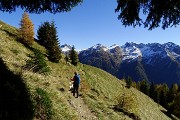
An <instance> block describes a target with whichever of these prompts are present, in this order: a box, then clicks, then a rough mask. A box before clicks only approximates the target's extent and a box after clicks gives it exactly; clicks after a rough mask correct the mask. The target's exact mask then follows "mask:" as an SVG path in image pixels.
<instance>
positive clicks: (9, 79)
mask: <svg viewBox="0 0 180 120" xmlns="http://www.w3.org/2000/svg"><path fill="white" fill-rule="evenodd" d="M33 108H34V107H33V103H32V100H31V96H30V93H29V90H28V88H27V86H26V84H25V83H24V81H23V79H22V78H21V76H20V75H14V74H13V72H11V71H10V70H8V68H7V66H6V65H5V63H4V62H3V60H2V59H1V58H0V120H32V119H33V116H34V109H33Z"/></svg>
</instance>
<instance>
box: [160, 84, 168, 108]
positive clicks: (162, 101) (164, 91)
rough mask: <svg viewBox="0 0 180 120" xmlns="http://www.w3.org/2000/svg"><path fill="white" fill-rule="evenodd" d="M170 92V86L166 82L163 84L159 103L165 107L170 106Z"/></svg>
mask: <svg viewBox="0 0 180 120" xmlns="http://www.w3.org/2000/svg"><path fill="white" fill-rule="evenodd" d="M168 92H169V87H168V86H167V84H165V83H164V84H163V85H161V88H160V95H159V103H160V104H161V105H162V106H163V107H165V108H167V107H168V102H167V95H168Z"/></svg>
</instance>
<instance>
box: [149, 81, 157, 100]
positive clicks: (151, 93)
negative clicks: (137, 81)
mask: <svg viewBox="0 0 180 120" xmlns="http://www.w3.org/2000/svg"><path fill="white" fill-rule="evenodd" d="M149 97H151V98H152V99H153V100H155V97H156V96H155V86H154V83H153V82H152V83H151V86H150V89H149Z"/></svg>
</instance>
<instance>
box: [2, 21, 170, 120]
mask: <svg viewBox="0 0 180 120" xmlns="http://www.w3.org/2000/svg"><path fill="white" fill-rule="evenodd" d="M0 25H3V26H2V27H1V28H0V41H1V42H0V57H2V59H3V61H4V62H5V63H6V64H7V66H8V67H9V69H10V70H11V71H13V72H14V73H15V74H17V73H21V74H22V78H23V79H24V80H25V81H26V83H27V85H28V86H29V88H30V91H31V92H33V91H34V90H35V88H37V87H40V88H43V89H45V90H46V91H47V92H48V93H49V94H50V97H51V99H52V101H53V108H54V110H55V115H54V116H53V119H55V120H58V119H61V120H63V119H64V120H71V119H78V117H77V115H76V111H75V110H74V109H72V108H71V107H70V106H69V105H68V104H67V101H68V100H69V99H71V98H72V95H71V94H70V93H69V92H68V88H69V87H68V86H69V79H70V78H71V77H72V76H73V72H74V71H78V72H79V73H80V75H81V78H82V82H81V88H80V92H81V94H82V98H83V100H84V102H85V103H86V104H87V105H88V106H89V108H90V109H91V110H92V111H93V112H94V113H95V114H96V115H97V117H98V118H99V119H113V120H116V119H117V120H120V119H130V118H129V117H128V116H126V115H124V114H123V113H121V112H116V111H114V110H113V109H112V108H113V106H114V105H115V104H116V103H117V99H116V98H118V96H120V95H122V94H123V93H125V95H127V94H130V95H131V94H133V99H134V101H135V102H134V103H135V104H134V105H133V107H131V108H129V111H131V112H133V113H135V114H137V115H138V116H140V118H141V119H143V120H145V119H148V120H151V119H152V120H168V119H169V118H168V117H167V116H166V115H164V114H163V113H162V112H161V110H162V109H163V108H161V107H160V106H158V105H157V104H156V103H154V102H153V101H152V100H151V99H150V98H149V97H147V96H146V95H144V94H143V93H141V92H139V91H138V90H136V89H134V88H131V89H127V88H125V87H124V83H123V82H122V81H119V80H118V79H117V78H115V77H113V76H112V75H110V74H108V73H107V72H105V71H103V70H100V69H97V68H95V67H91V66H88V65H83V64H79V65H78V66H77V67H74V66H72V65H67V64H65V62H64V61H61V63H59V64H55V63H51V62H49V61H48V65H49V66H50V68H51V70H52V71H51V74H50V75H48V76H44V75H41V74H37V73H33V72H31V71H26V70H23V69H22V66H23V65H25V63H26V60H27V59H30V58H29V57H28V55H30V54H33V52H32V51H31V50H30V49H28V48H26V47H24V45H22V44H21V43H19V42H17V41H16V40H15V38H16V35H17V29H16V28H13V27H11V26H9V25H6V24H4V23H3V22H1V21H0ZM33 48H37V49H40V50H41V51H42V52H44V53H45V49H44V48H43V47H42V46H40V45H38V44H37V43H35V44H34V46H33ZM60 88H64V89H65V91H64V92H61V91H60V90H59V89H60Z"/></svg>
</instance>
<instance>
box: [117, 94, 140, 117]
mask: <svg viewBox="0 0 180 120" xmlns="http://www.w3.org/2000/svg"><path fill="white" fill-rule="evenodd" d="M133 97H134V94H128V93H123V94H122V95H121V96H119V97H118V98H117V101H118V103H117V104H116V105H115V107H114V109H115V110H117V111H119V112H123V113H124V114H125V115H127V116H129V117H130V118H132V119H133V120H140V118H139V116H138V115H136V114H135V113H131V112H130V110H131V109H136V108H137V103H136V101H135V99H134V98H133Z"/></svg>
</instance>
